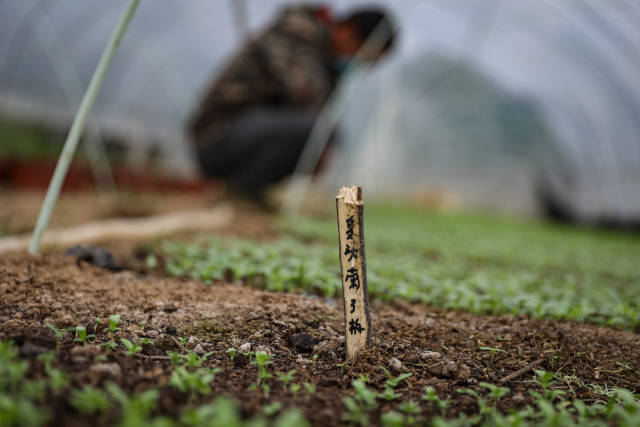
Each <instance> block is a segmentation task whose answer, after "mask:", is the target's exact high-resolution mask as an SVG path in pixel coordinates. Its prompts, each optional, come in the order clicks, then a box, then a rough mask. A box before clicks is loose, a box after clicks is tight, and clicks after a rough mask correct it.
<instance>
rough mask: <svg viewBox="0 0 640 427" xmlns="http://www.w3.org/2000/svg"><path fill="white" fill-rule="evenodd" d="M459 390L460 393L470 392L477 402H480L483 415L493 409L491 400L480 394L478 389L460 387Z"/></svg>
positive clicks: (479, 406) (479, 405)
mask: <svg viewBox="0 0 640 427" xmlns="http://www.w3.org/2000/svg"><path fill="white" fill-rule="evenodd" d="M457 391H458V393H460V394H468V395H470V396H473V397H474V398H475V399H476V403H477V404H478V408H479V409H480V415H481V416H482V415H485V414H488V413H490V412H491V410H492V409H493V408H492V407H491V406H489V401H488V400H487V399H485V398H484V397H482V396H480V395H479V394H478V392H477V391H475V390H471V389H467V388H463V389H459V390H457Z"/></svg>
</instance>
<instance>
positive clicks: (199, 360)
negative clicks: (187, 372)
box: [182, 351, 213, 369]
mask: <svg viewBox="0 0 640 427" xmlns="http://www.w3.org/2000/svg"><path fill="white" fill-rule="evenodd" d="M212 354H213V352H212V351H210V352H208V353H205V354H203V355H202V356H198V355H197V354H196V353H194V352H193V351H190V352H188V353H187V354H186V355H184V356H182V359H183V360H184V363H185V365H186V366H187V368H188V369H194V368H198V367H200V366H202V364H203V363H204V362H205V361H206V360H207V359H208V358H209V356H211V355H212Z"/></svg>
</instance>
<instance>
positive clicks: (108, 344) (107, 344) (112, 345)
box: [100, 341, 118, 352]
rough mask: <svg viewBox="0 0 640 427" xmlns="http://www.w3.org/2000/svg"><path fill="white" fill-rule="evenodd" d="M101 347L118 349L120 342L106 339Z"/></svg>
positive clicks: (112, 349) (110, 349)
mask: <svg viewBox="0 0 640 427" xmlns="http://www.w3.org/2000/svg"><path fill="white" fill-rule="evenodd" d="M100 347H102V348H104V349H106V350H107V351H109V352H112V351H116V350H117V349H118V343H117V342H115V341H105V342H103V343H101V344H100Z"/></svg>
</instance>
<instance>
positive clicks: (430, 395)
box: [420, 386, 449, 416]
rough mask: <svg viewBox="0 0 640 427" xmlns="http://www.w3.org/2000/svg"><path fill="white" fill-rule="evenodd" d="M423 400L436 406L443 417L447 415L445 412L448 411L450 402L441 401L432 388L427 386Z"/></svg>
mask: <svg viewBox="0 0 640 427" xmlns="http://www.w3.org/2000/svg"><path fill="white" fill-rule="evenodd" d="M420 399H422V400H426V401H427V402H431V403H432V404H434V405H435V406H436V407H437V408H438V410H439V411H440V413H441V414H442V416H444V415H445V411H446V410H447V405H449V401H448V400H445V399H440V397H439V396H438V394H437V393H436V390H435V389H434V388H433V387H431V386H425V388H424V393H423V394H422V396H421V397H420Z"/></svg>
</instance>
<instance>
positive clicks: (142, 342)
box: [138, 337, 155, 346]
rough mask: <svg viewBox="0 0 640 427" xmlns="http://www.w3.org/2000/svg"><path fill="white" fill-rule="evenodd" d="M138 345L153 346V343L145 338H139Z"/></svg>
mask: <svg viewBox="0 0 640 427" xmlns="http://www.w3.org/2000/svg"><path fill="white" fill-rule="evenodd" d="M138 344H140V345H150V346H155V343H154V342H153V341H151V340H150V339H149V338H145V337H142V338H140V339H139V340H138Z"/></svg>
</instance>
